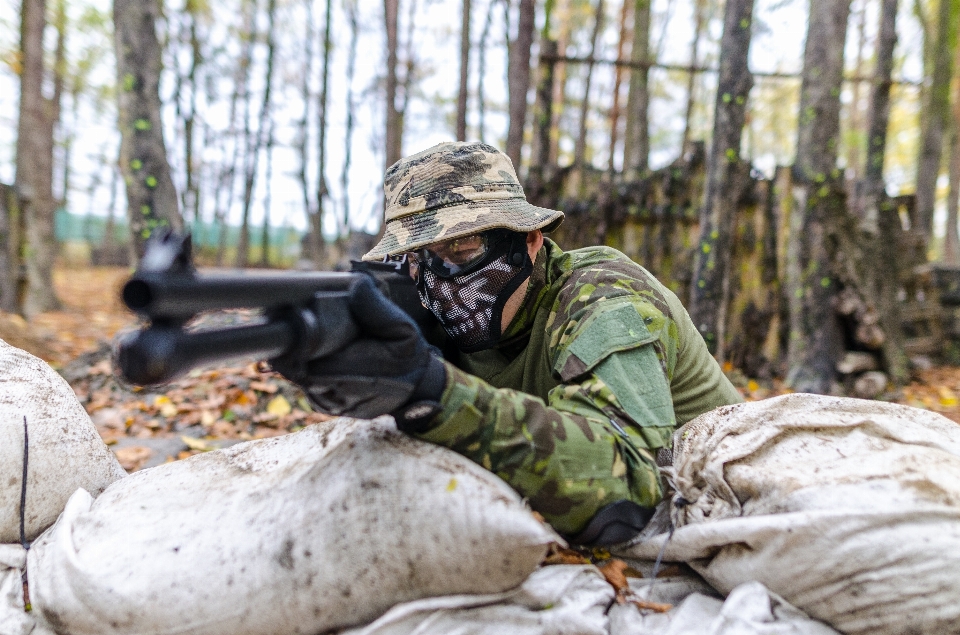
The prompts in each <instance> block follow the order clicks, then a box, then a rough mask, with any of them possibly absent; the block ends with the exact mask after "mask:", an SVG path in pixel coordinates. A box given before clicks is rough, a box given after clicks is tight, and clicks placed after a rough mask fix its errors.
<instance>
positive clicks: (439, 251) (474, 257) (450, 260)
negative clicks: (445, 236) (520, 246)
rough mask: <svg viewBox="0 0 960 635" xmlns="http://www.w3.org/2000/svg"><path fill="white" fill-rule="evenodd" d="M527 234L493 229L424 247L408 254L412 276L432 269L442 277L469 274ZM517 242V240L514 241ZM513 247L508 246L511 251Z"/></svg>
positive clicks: (415, 277) (414, 276)
mask: <svg viewBox="0 0 960 635" xmlns="http://www.w3.org/2000/svg"><path fill="white" fill-rule="evenodd" d="M515 237H519V240H520V242H521V243H523V239H524V235H523V234H518V233H517V232H512V231H510V230H503V229H493V230H490V231H485V232H483V233H481V234H471V235H469V236H461V237H459V238H451V239H450V240H441V241H439V242H435V243H431V244H429V245H426V246H425V247H421V248H420V249H418V250H416V251H411V252H407V253H405V254H402V255H405V256H406V257H407V261H408V262H409V263H410V275H411V276H412V277H413V278H414V279H419V276H420V269H421V268H422V267H426V268H429V269H430V270H431V271H433V273H435V274H436V275H438V276H440V277H441V278H452V277H453V276H462V275H466V274H468V273H470V272H472V271H476V270H477V269H480V268H481V267H483V266H485V265H486V264H487V263H488V262H489V261H490V260H492V259H493V258H496V257H499V256H500V255H502V254H503V253H504V251H505V250H504V249H502V247H504V246H506V245H504V243H505V242H507V241H511V239H512V238H515ZM511 242H515V241H511ZM509 250H510V248H509V247H508V249H507V251H509Z"/></svg>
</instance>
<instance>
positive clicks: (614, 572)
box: [598, 558, 630, 602]
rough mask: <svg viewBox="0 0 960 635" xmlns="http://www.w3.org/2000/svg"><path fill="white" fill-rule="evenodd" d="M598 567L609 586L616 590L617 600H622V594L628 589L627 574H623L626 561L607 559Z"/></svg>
mask: <svg viewBox="0 0 960 635" xmlns="http://www.w3.org/2000/svg"><path fill="white" fill-rule="evenodd" d="M598 568H599V569H600V573H602V574H603V577H604V578H606V580H607V582H609V583H610V586H612V587H613V588H614V590H616V592H617V600H618V601H619V602H622V601H623V600H622V597H623V595H624V594H625V593H626V592H627V591H629V590H630V584H629V583H628V582H627V576H626V575H625V574H624V569H626V568H627V563H626V562H624V561H623V560H617V559H616V558H614V559H612V560H608V561H607V562H606V563H604V564H603V565H601V566H600V567H598Z"/></svg>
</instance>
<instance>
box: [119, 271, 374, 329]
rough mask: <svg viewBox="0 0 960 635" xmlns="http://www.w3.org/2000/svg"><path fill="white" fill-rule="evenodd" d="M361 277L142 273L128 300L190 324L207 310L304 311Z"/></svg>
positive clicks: (154, 314)
mask: <svg viewBox="0 0 960 635" xmlns="http://www.w3.org/2000/svg"><path fill="white" fill-rule="evenodd" d="M355 275H356V274H352V273H341V272H320V273H306V272H304V273H299V272H294V273H291V272H287V273H283V274H276V273H263V274H259V273H233V274H205V275H197V274H180V275H169V274H156V273H152V272H151V273H144V274H138V275H136V276H134V277H133V278H132V279H130V280H129V281H128V282H127V283H126V284H125V285H124V286H123V292H122V295H123V301H124V303H125V304H126V305H127V307H129V308H130V310H132V311H135V312H136V313H138V314H140V315H142V316H144V317H148V318H150V319H151V320H156V319H161V320H162V319H174V320H176V319H185V318H189V317H192V316H193V315H196V314H197V313H201V312H203V311H214V310H219V309H240V308H258V307H266V308H271V307H282V306H300V305H304V304H307V303H309V302H310V301H311V300H312V299H313V298H314V296H315V295H316V294H317V292H319V291H342V290H345V289H347V288H348V287H349V286H350V281H351V280H352V279H353V278H354V276H355Z"/></svg>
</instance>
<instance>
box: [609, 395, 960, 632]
mask: <svg viewBox="0 0 960 635" xmlns="http://www.w3.org/2000/svg"><path fill="white" fill-rule="evenodd" d="M673 471H674V473H673V477H672V481H673V483H674V485H675V487H676V489H677V493H678V496H680V497H682V499H684V501H683V502H684V503H685V504H683V505H682V506H679V507H678V506H676V505H675V506H674V522H675V524H676V525H677V527H678V529H677V530H676V532H675V533H674V535H673V537H672V539H671V540H670V541H669V543H668V545H667V547H666V552H665V557H666V559H668V560H674V561H684V562H689V563H690V564H691V566H692V567H693V568H694V569H696V570H697V571H698V572H699V573H700V574H701V575H703V577H704V578H705V579H706V580H707V581H708V582H709V583H710V584H711V585H712V586H714V587H715V588H717V589H718V590H720V591H721V592H723V593H729V592H731V591H732V590H733V589H734V588H735V587H737V586H739V585H740V584H743V583H745V582H749V581H753V580H756V581H759V582H762V583H763V584H764V585H766V587H767V588H769V589H770V590H771V591H773V592H774V593H776V594H778V595H780V596H782V597H783V598H784V599H785V600H786V601H788V602H789V603H791V604H793V605H794V606H796V607H797V608H799V609H801V610H803V611H804V612H806V613H807V614H808V615H810V616H811V617H814V618H816V619H819V620H822V621H824V622H827V623H829V624H830V625H832V626H833V627H834V628H836V629H837V630H840V631H842V632H844V633H848V634H860V633H863V634H866V633H873V634H887V633H889V634H893V633H906V632H909V633H916V634H919V633H931V634H932V633H938V634H939V633H960V601H958V598H960V574H958V572H960V426H958V425H957V424H955V423H954V422H952V421H949V420H948V419H946V418H944V417H941V416H940V415H937V414H935V413H932V412H928V411H924V410H919V409H916V408H909V407H906V406H897V405H893V404H886V403H881V402H874V401H862V400H856V399H838V398H832V397H822V396H814V395H799V394H798V395H787V396H783V397H778V398H775V399H769V400H766V401H761V402H754V403H747V404H740V405H736V406H726V407H723V408H718V409H717V410H715V411H712V412H710V413H706V414H704V415H701V416H700V417H698V418H697V419H695V420H694V421H691V422H690V423H688V424H687V425H685V426H683V427H682V428H681V429H680V430H678V431H677V433H676V434H675V436H674V468H673ZM665 540H666V536H665V535H660V536H658V537H656V538H652V539H648V540H645V541H643V542H641V543H640V544H637V545H634V546H632V547H629V548H627V549H626V550H625V553H626V554H627V555H630V556H633V557H638V558H648V559H652V558H655V557H656V555H657V553H658V552H659V551H660V548H661V546H662V545H663V543H664V541H665Z"/></svg>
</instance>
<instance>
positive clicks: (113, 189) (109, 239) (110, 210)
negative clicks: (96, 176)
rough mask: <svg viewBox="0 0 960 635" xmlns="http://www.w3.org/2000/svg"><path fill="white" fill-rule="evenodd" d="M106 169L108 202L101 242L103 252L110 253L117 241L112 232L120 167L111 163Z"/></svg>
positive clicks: (114, 231)
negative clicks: (108, 189)
mask: <svg viewBox="0 0 960 635" xmlns="http://www.w3.org/2000/svg"><path fill="white" fill-rule="evenodd" d="M118 160H119V158H118ZM108 169H109V170H110V202H109V203H108V204H107V222H106V225H105V226H104V228H103V243H102V244H101V247H103V248H104V253H112V251H113V246H114V245H115V244H116V242H117V237H116V236H114V234H115V233H116V231H117V188H118V187H119V186H120V179H119V178H118V177H119V176H120V168H119V167H118V166H117V165H116V163H111V164H110V165H109V166H108Z"/></svg>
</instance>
